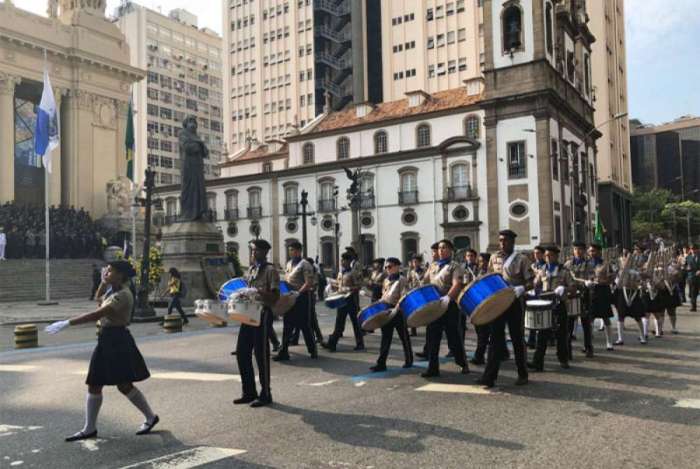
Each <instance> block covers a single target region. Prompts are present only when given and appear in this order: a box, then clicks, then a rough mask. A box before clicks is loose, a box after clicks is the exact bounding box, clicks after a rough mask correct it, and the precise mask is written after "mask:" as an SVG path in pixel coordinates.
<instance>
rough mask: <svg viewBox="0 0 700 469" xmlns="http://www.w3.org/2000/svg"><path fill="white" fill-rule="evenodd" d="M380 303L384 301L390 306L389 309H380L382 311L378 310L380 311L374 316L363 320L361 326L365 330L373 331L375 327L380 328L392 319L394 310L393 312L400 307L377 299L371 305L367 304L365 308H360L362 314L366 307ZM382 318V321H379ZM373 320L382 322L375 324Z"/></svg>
mask: <svg viewBox="0 0 700 469" xmlns="http://www.w3.org/2000/svg"><path fill="white" fill-rule="evenodd" d="M378 303H384V304H386V305H387V306H388V307H389V308H388V309H385V310H384V311H380V312H378V313H376V314H374V315H372V317H370V318H367V319H365V320H364V321H363V322H362V324H360V327H361V328H362V329H364V330H365V331H373V330H375V329H379V328H380V327H382V326H384V325H385V324H386V323H388V322H389V321H390V320H391V318H392V317H393V315H392V312H393V311H394V310H396V309H398V308H397V307H396V306H394V307H392V306H391V305H390V304H389V303H387V302H386V301H375V302H374V303H372V304H371V305H369V306H365V307H364V308H363V309H361V310H360V315H362V313H363V312H364V311H365V310H366V309H368V308H369V307H370V306H373V305H376V304H378ZM359 317H360V316H358V318H359ZM380 319H381V321H379V320H380ZM373 321H376V322H381V323H380V324H374V322H373Z"/></svg>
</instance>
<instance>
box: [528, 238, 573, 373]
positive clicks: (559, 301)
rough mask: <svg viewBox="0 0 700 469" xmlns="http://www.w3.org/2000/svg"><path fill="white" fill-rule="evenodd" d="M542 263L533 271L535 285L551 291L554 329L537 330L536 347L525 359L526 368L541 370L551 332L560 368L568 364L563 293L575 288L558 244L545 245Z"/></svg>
mask: <svg viewBox="0 0 700 469" xmlns="http://www.w3.org/2000/svg"><path fill="white" fill-rule="evenodd" d="M544 260H545V264H544V266H542V267H541V268H540V269H538V270H537V271H536V274H535V281H534V285H535V289H536V290H537V291H540V292H542V293H554V295H555V296H556V298H554V306H553V308H552V316H553V317H552V319H553V322H554V324H555V327H556V330H552V329H545V330H541V331H539V333H538V334H537V348H536V350H535V356H534V357H533V360H532V362H528V364H527V366H528V368H530V369H532V370H533V371H543V370H544V355H545V353H546V352H547V345H548V342H549V338H550V337H551V336H552V333H554V335H555V336H556V340H557V358H559V364H560V365H561V367H562V368H564V369H568V368H569V347H568V340H569V327H568V324H569V321H568V319H569V318H568V317H567V313H566V303H565V299H566V294H567V292H573V291H575V290H576V286H575V285H574V279H573V278H572V277H571V272H569V270H568V269H567V268H566V267H564V266H563V265H561V264H560V263H559V248H558V247H556V246H547V247H546V248H545V250H544Z"/></svg>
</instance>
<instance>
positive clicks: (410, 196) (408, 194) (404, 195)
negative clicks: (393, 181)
mask: <svg viewBox="0 0 700 469" xmlns="http://www.w3.org/2000/svg"><path fill="white" fill-rule="evenodd" d="M417 203H418V191H400V192H399V205H414V204H417Z"/></svg>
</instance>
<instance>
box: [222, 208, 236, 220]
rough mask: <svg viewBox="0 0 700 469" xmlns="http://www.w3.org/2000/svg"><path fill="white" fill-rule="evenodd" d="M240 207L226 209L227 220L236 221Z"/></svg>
mask: <svg viewBox="0 0 700 469" xmlns="http://www.w3.org/2000/svg"><path fill="white" fill-rule="evenodd" d="M238 216H239V215H238V209H237V208H228V209H226V210H224V218H225V219H226V221H236V220H238Z"/></svg>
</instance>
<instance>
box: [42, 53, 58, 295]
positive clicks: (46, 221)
mask: <svg viewBox="0 0 700 469" xmlns="http://www.w3.org/2000/svg"><path fill="white" fill-rule="evenodd" d="M47 67H48V61H47V54H46V49H44V71H46V69H47ZM57 112H58V111H57ZM46 151H51V150H50V147H49V148H47V150H46ZM44 163H45V161H44ZM43 166H44V227H45V230H46V233H45V236H46V243H45V247H46V250H45V252H44V257H45V260H44V265H45V270H46V280H45V284H46V292H45V297H46V298H45V301H44V304H45V305H50V304H52V303H51V262H50V253H51V235H50V233H51V230H50V226H49V223H50V217H49V188H50V178H49V167H48V166H47V165H46V164H44V165H43Z"/></svg>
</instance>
